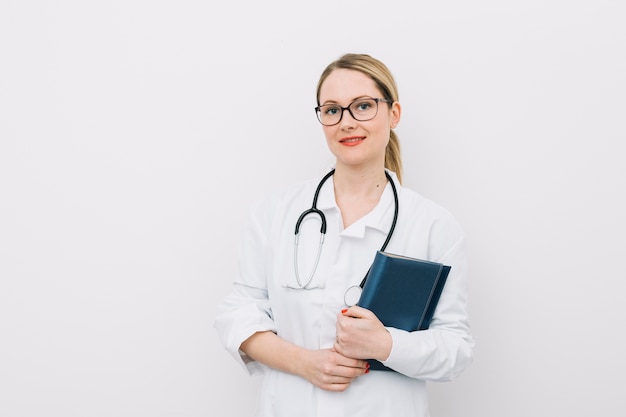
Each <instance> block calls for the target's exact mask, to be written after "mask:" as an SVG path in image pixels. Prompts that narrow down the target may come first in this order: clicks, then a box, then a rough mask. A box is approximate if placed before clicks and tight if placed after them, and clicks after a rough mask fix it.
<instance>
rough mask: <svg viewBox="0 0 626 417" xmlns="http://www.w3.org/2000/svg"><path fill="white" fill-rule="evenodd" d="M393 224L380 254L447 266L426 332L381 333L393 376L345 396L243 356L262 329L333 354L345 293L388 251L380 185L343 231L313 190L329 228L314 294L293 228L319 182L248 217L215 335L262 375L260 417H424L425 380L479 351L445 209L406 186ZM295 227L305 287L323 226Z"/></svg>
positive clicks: (457, 234) (463, 269) (376, 378)
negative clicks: (371, 203) (371, 202)
mask: <svg viewBox="0 0 626 417" xmlns="http://www.w3.org/2000/svg"><path fill="white" fill-rule="evenodd" d="M391 174H392V177H393V179H394V183H395V184H396V186H397V190H398V197H399V215H398V222H397V226H396V229H395V232H394V234H393V237H392V238H391V241H390V242H389V245H388V246H387V249H386V250H387V251H388V252H392V253H397V254H402V255H406V256H411V257H415V258H421V259H427V260H432V261H437V262H441V263H445V264H447V265H451V266H452V270H451V272H450V275H449V277H448V280H447V282H446V285H445V287H444V291H443V294H442V296H441V299H440V301H439V305H438V308H437V309H436V311H435V315H434V317H433V320H432V322H431V325H430V328H429V329H428V330H424V331H417V332H406V331H403V330H398V329H394V328H388V330H389V332H390V333H391V336H392V340H393V347H392V351H391V354H390V356H389V358H388V359H387V360H386V361H385V362H383V363H384V364H385V365H386V366H388V367H391V368H393V369H395V370H397V371H398V372H397V373H396V372H385V371H372V372H370V373H368V374H365V375H363V376H361V377H359V378H357V379H356V380H355V381H354V382H353V383H352V384H351V385H350V386H349V387H348V388H347V389H346V390H345V391H344V392H328V391H324V390H322V389H319V388H317V387H315V386H314V385H312V384H310V383H309V382H307V381H306V380H304V379H302V378H300V377H297V376H294V375H291V374H286V373H283V372H279V371H276V370H274V369H270V368H268V367H266V366H264V365H262V364H260V363H257V362H255V361H253V360H251V359H250V358H248V357H246V355H245V354H244V353H243V352H241V351H240V350H239V346H240V345H241V343H242V342H243V341H244V340H246V339H247V338H248V337H249V336H251V335H252V334H254V333H255V332H259V331H266V330H271V331H273V332H275V333H277V334H278V335H279V336H280V337H282V338H284V339H286V340H288V341H290V342H292V343H295V344H297V345H300V346H303V347H305V348H309V349H323V348H330V347H332V346H333V343H334V341H335V330H336V329H335V323H336V316H337V314H338V313H339V312H340V311H341V309H343V308H345V304H344V293H345V291H346V289H347V288H348V287H349V286H351V285H358V284H359V283H360V282H361V280H362V279H363V277H364V275H365V274H366V272H367V270H368V268H369V266H370V265H371V263H372V261H373V259H374V255H375V253H376V251H377V250H378V249H380V247H381V245H382V244H383V242H384V241H385V238H386V235H387V232H388V230H389V228H390V226H391V222H392V218H393V210H394V202H393V193H392V190H391V186H390V185H389V184H387V186H386V188H385V190H384V192H383V194H382V196H381V198H380V201H379V203H378V205H377V206H376V207H375V208H374V209H373V210H372V211H371V212H370V213H369V214H367V215H366V216H364V217H363V218H361V219H360V220H358V221H357V222H355V223H354V224H352V225H351V226H350V227H348V228H347V229H345V230H344V228H343V225H342V220H341V213H340V211H339V208H338V207H337V204H336V202H335V198H334V191H333V181H332V177H331V178H330V179H329V180H328V181H327V182H326V183H325V184H324V186H323V187H322V190H321V192H320V196H319V200H318V203H317V207H318V208H319V209H320V210H322V211H323V212H324V214H325V216H326V221H327V223H328V226H327V227H328V229H327V232H326V239H325V242H324V246H323V250H322V253H321V257H320V260H319V265H318V267H317V270H316V272H315V275H314V276H313V279H312V282H311V284H310V286H312V287H315V288H312V289H306V290H302V289H293V288H290V287H297V282H296V278H295V274H294V230H295V223H296V220H297V219H298V217H299V216H300V214H301V213H302V212H303V211H304V210H306V209H308V208H309V207H310V206H311V202H312V200H313V194H314V192H315V189H316V187H317V184H318V182H319V180H312V181H308V182H305V183H301V184H298V185H296V186H293V187H290V188H289V189H287V190H282V192H280V193H277V194H274V195H272V196H269V197H268V198H265V199H263V200H262V201H260V202H258V203H257V204H256V205H254V207H253V208H252V210H251V215H250V221H249V223H248V226H247V228H246V229H245V232H244V236H243V240H242V244H241V248H240V253H239V274H238V275H237V277H236V278H235V281H234V289H233V292H232V293H231V294H230V295H229V296H228V297H226V299H225V300H224V301H223V302H222V304H221V305H220V306H219V307H218V311H217V316H216V318H215V322H214V325H215V328H216V330H217V332H218V334H219V337H220V339H221V341H222V343H223V344H224V346H225V348H226V349H227V350H228V351H229V352H230V353H231V354H232V355H233V357H234V358H235V360H236V361H237V362H239V363H240V364H241V365H242V366H243V368H244V369H245V370H246V371H247V372H249V373H250V374H256V373H263V374H264V375H263V378H264V379H263V383H262V386H261V392H260V397H259V406H258V410H257V414H256V415H257V416H259V417H295V416H298V417H309V416H310V417H313V416H316V417H335V416H336V417H381V416H394V417H404V416H406V417H409V416H410V417H426V416H428V415H429V412H428V401H427V391H426V381H429V380H430V381H447V380H451V379H453V378H455V377H456V376H458V375H459V374H460V373H461V372H462V371H463V370H464V369H465V368H466V367H467V366H468V365H469V364H470V363H471V361H472V348H473V345H474V342H473V339H472V336H471V333H470V328H469V322H468V314H467V264H466V257H465V250H464V235H463V232H462V230H461V228H460V227H459V225H458V224H457V222H456V221H455V220H454V218H453V217H452V216H451V215H450V214H449V213H448V211H446V210H445V209H443V208H442V207H440V206H438V205H436V204H435V203H433V202H431V201H429V200H427V199H425V198H424V197H422V196H420V195H419V194H417V193H415V192H413V191H411V190H409V189H406V188H403V187H401V186H400V185H399V184H398V181H397V177H396V176H395V174H393V173H391ZM307 219H308V220H306V221H305V222H304V224H303V225H302V227H301V229H300V235H301V237H300V248H299V256H298V263H299V268H300V271H301V272H300V276H301V281H302V282H303V283H304V281H306V279H307V278H308V276H309V274H310V271H311V269H312V268H313V265H314V263H315V257H316V254H317V249H318V242H319V236H320V222H319V220H317V219H318V217H316V216H314V215H310V216H308V217H307Z"/></svg>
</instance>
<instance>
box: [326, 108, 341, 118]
mask: <svg viewBox="0 0 626 417" xmlns="http://www.w3.org/2000/svg"><path fill="white" fill-rule="evenodd" d="M340 111H341V109H340V108H339V106H322V114H324V115H327V116H335V115H337V114H339V112H340Z"/></svg>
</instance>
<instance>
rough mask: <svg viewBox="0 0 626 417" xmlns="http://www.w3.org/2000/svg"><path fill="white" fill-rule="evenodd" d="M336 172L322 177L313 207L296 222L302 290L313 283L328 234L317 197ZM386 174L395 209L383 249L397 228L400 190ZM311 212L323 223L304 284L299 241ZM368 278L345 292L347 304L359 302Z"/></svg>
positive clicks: (298, 280) (299, 281)
mask: <svg viewBox="0 0 626 417" xmlns="http://www.w3.org/2000/svg"><path fill="white" fill-rule="evenodd" d="M334 173H335V170H334V169H332V170H331V171H330V172H329V173H328V174H326V175H325V176H324V178H322V180H321V181H320V183H319V184H318V185H317V189H316V190H315V194H314V195H313V204H312V205H311V208H310V209H308V210H305V211H304V212H303V213H302V214H301V215H300V217H299V218H298V221H297V222H296V231H295V235H296V236H295V243H294V246H295V247H294V260H293V262H294V268H295V272H296V281H297V283H298V287H297V288H298V289H302V290H305V289H309V284H311V281H312V280H313V275H315V271H316V270H317V266H318V264H319V261H320V255H321V254H322V247H323V246H324V237H325V236H326V216H324V213H322V211H321V210H320V209H318V208H317V199H318V197H319V194H320V190H321V189H322V186H323V185H324V183H325V182H326V180H328V178H330V177H331V176H332V175H333V174H334ZM385 176H386V177H387V180H388V181H389V184H391V189H392V191H393V202H394V206H395V209H394V213H393V221H392V222H391V227H390V228H389V233H387V239H385V243H383V246H382V247H381V248H380V250H381V251H384V250H385V248H387V244H388V243H389V240H391V236H392V235H393V230H394V229H395V228H396V222H397V220H398V191H397V190H396V185H395V184H394V182H393V179H392V178H391V175H389V173H388V172H387V171H386V170H385ZM310 214H314V215H318V216H319V218H320V220H321V223H322V225H321V227H320V241H319V244H318V247H317V255H316V257H315V264H314V265H313V269H312V270H311V273H310V274H309V276H308V278H307V279H306V281H305V282H304V284H303V283H302V280H301V278H300V272H299V271H298V241H299V238H300V225H301V224H302V222H303V221H304V219H305V218H306V217H307V216H308V215H310ZM366 279H367V274H365V277H363V280H362V281H361V283H360V284H359V285H352V286H351V287H349V288H348V289H347V290H346V293H345V294H344V302H345V303H346V305H347V306H353V305H355V304H356V303H357V301H359V297H360V296H361V290H362V289H363V286H364V285H365V281H366Z"/></svg>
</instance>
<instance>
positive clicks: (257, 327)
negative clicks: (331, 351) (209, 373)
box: [214, 204, 276, 374]
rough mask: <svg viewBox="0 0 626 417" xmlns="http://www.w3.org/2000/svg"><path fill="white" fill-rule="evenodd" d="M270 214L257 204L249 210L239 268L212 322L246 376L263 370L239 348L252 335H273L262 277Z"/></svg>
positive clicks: (241, 245)
mask: <svg viewBox="0 0 626 417" xmlns="http://www.w3.org/2000/svg"><path fill="white" fill-rule="evenodd" d="M271 213H272V210H271V208H268V207H265V208H263V207H261V205H260V204H256V205H255V206H253V207H252V209H251V214H250V216H249V221H248V223H247V226H246V227H245V229H244V231H243V239H242V243H241V244H240V247H239V252H238V264H239V268H238V274H237V276H236V278H235V281H234V283H233V290H232V292H231V293H230V294H229V295H228V296H227V297H226V298H225V299H224V300H223V301H222V303H221V304H220V305H218V307H217V314H216V317H215V320H214V327H215V329H216V330H217V334H218V337H219V338H220V341H221V342H222V344H223V345H224V347H225V348H226V350H227V351H228V352H229V353H230V354H231V355H232V356H233V357H234V358H235V360H236V361H237V362H238V363H239V364H240V365H242V366H243V368H244V369H245V370H246V372H248V373H249V374H256V373H259V372H262V371H263V370H264V366H263V365H261V364H260V363H258V362H255V361H254V360H252V359H251V358H250V357H248V356H247V355H246V354H245V353H244V352H242V351H241V350H240V349H239V347H240V346H241V344H242V343H243V342H244V341H245V340H246V339H248V338H249V337H250V336H252V335H253V334H254V333H256V332H263V331H273V332H276V326H275V323H274V320H273V317H272V309H271V307H270V304H269V300H268V292H267V280H266V276H265V271H266V267H265V263H266V258H267V257H266V251H267V231H269V230H270V223H271Z"/></svg>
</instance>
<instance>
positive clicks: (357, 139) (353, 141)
mask: <svg viewBox="0 0 626 417" xmlns="http://www.w3.org/2000/svg"><path fill="white" fill-rule="evenodd" d="M363 140H365V137H364V136H350V137H347V138H343V139H340V140H339V143H341V144H343V145H346V146H355V145H358V144H359V143H361V142H362V141H363Z"/></svg>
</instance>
